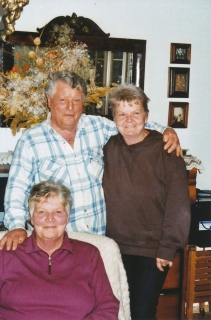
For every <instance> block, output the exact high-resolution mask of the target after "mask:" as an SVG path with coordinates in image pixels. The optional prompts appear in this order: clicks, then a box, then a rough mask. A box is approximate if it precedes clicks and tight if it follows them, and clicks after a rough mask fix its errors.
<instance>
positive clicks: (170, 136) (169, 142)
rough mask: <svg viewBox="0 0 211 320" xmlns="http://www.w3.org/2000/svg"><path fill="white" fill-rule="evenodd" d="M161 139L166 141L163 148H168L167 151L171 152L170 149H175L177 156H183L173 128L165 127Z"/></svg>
mask: <svg viewBox="0 0 211 320" xmlns="http://www.w3.org/2000/svg"><path fill="white" fill-rule="evenodd" d="M163 141H164V142H166V144H165V146H164V149H165V150H168V153H171V152H172V151H174V150H176V155H177V156H178V157H179V156H181V157H183V154H182V149H181V147H180V142H179V139H178V136H177V134H176V132H175V131H174V129H172V128H167V129H166V130H165V131H164V132H163Z"/></svg>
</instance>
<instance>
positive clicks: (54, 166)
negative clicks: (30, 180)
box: [35, 159, 69, 183]
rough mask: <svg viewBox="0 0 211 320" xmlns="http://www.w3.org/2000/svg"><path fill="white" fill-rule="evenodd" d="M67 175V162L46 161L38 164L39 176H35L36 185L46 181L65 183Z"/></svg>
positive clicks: (57, 160) (58, 160)
mask: <svg viewBox="0 0 211 320" xmlns="http://www.w3.org/2000/svg"><path fill="white" fill-rule="evenodd" d="M67 176H69V175H68V174H67V167H66V163H65V161H62V159H45V160H41V161H38V163H37V175H35V180H36V181H35V183H38V182H40V181H44V180H49V179H51V180H57V181H58V180H61V181H63V182H64V181H65V179H66V177H67Z"/></svg>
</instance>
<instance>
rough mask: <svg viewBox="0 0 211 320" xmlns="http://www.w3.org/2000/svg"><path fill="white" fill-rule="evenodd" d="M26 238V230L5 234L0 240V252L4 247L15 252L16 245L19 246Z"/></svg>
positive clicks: (16, 230) (15, 230)
mask: <svg viewBox="0 0 211 320" xmlns="http://www.w3.org/2000/svg"><path fill="white" fill-rule="evenodd" d="M26 237H27V233H26V230H24V229H21V228H20V229H14V230H11V231H9V232H7V233H6V234H5V235H4V237H3V238H2V239H1V240H0V250H2V249H3V248H4V246H6V249H7V250H8V251H9V250H16V249H17V247H18V245H19V244H21V243H22V242H23V241H24V240H25V239H26Z"/></svg>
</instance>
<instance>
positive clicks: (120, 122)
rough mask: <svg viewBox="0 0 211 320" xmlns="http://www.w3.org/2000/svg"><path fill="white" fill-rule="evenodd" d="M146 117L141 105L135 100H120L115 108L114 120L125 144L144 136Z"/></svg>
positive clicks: (135, 141)
mask: <svg viewBox="0 0 211 320" xmlns="http://www.w3.org/2000/svg"><path fill="white" fill-rule="evenodd" d="M147 118H148V115H147V113H146V112H145V111H144V109H143V107H142V105H141V104H140V103H138V102H135V101H133V102H127V101H121V102H120V103H119V105H118V106H117V107H116V108H115V117H114V121H115V123H116V126H117V128H118V130H119V132H120V133H121V134H122V136H123V138H124V140H125V141H126V143H127V144H134V143H137V142H139V141H141V140H143V139H144V138H145V131H144V126H145V123H146V122H147Z"/></svg>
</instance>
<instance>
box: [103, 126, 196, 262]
mask: <svg viewBox="0 0 211 320" xmlns="http://www.w3.org/2000/svg"><path fill="white" fill-rule="evenodd" d="M148 131H149V135H148V136H147V137H146V138H145V139H144V140H143V141H141V142H139V143H136V144H133V145H127V144H126V143H125V141H124V139H123V137H122V136H121V134H118V135H116V136H113V137H111V138H110V140H109V141H108V142H107V144H106V145H105V147H104V149H103V150H104V162H105V169H104V176H103V188H104V193H105V201H106V212H107V228H106V235H107V236H108V237H110V238H112V239H114V240H115V241H116V242H117V243H118V245H119V247H120V251H121V253H125V254H132V255H140V256H147V257H152V258H155V257H158V258H162V259H165V260H169V261H173V258H174V256H175V254H176V251H177V250H178V248H180V247H184V246H185V244H186V241H187V238H188V234H189V227H190V198H189V192H188V181H187V172H186V166H185V162H184V160H183V159H182V158H181V157H177V156H176V154H175V152H173V153H170V154H168V153H167V152H166V151H165V150H164V149H163V147H164V143H163V140H162V139H163V137H162V134H160V133H158V132H157V131H154V130H148Z"/></svg>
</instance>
